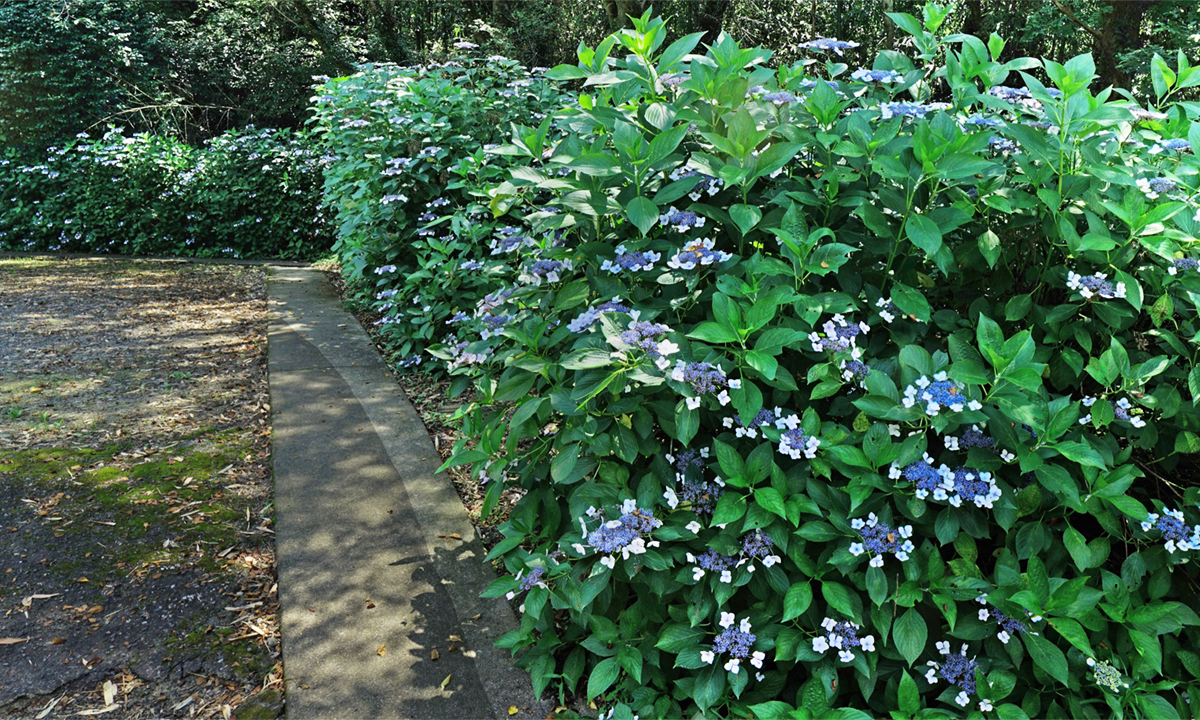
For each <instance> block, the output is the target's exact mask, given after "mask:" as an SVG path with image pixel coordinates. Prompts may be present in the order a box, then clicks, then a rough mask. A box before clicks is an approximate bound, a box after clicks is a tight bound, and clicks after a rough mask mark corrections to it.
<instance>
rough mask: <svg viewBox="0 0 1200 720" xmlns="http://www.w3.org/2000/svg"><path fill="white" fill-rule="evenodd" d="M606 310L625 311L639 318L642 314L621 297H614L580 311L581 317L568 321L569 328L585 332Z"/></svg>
mask: <svg viewBox="0 0 1200 720" xmlns="http://www.w3.org/2000/svg"><path fill="white" fill-rule="evenodd" d="M606 312H613V313H625V314H626V315H629V316H631V317H633V319H634V320H637V319H638V317H639V316H640V315H641V313H640V312H638V311H637V310H633V309H631V308H629V307H628V306H626V305H624V304H622V303H621V301H620V298H613V299H612V300H609V301H608V302H606V303H603V304H600V305H597V306H596V307H593V308H588V309H587V310H584V311H583V312H581V313H579V317H577V318H575V319H574V320H572V321H571V322H569V323H567V329H568V330H570V331H571V332H577V333H578V332H583V331H584V330H587V329H588V328H590V327H592V326H593V325H595V324H596V322H597V321H599V320H600V315H602V314H603V313H606Z"/></svg>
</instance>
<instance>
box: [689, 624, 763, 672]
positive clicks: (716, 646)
mask: <svg viewBox="0 0 1200 720" xmlns="http://www.w3.org/2000/svg"><path fill="white" fill-rule="evenodd" d="M734 620H735V617H734V614H733V613H727V612H722V613H721V622H720V623H719V624H720V626H721V627H722V628H724V629H723V630H722V631H721V634H720V635H718V636H717V638H716V640H715V641H714V642H713V646H712V650H702V651H700V659H701V660H702V661H703V662H704V663H706V664H708V665H712V664H713V663H714V662H715V661H716V659H717V656H718V655H725V654H728V655H729V660H728V661H727V662H726V663H725V666H724V667H725V670H726V671H727V672H731V673H734V674H737V673H738V672H740V671H741V662H742V660H743V659H745V658H750V664H751V665H753V666H754V667H756V668H761V667H762V664H763V660H766V658H767V655H766V653H763V652H754V653H753V654H751V652H752V651H751V648H752V647H753V646H754V641H755V640H756V639H757V638H756V637H755V636H754V634H753V633H752V632H750V630H751V627H750V618H742V621H741V622H740V623H739V624H738V625H737V626H736V627H734ZM756 677H757V678H758V679H759V680H762V679H763V675H762V673H757V674H756Z"/></svg>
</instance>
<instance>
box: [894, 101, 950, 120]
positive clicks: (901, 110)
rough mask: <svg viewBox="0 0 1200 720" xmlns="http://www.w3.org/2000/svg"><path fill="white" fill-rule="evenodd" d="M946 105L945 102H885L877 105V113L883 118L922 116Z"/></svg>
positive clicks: (942, 108)
mask: <svg viewBox="0 0 1200 720" xmlns="http://www.w3.org/2000/svg"><path fill="white" fill-rule="evenodd" d="M947 107H949V106H948V105H946V103H929V104H922V103H917V102H885V103H881V104H880V105H879V113H880V118H881V119H883V120H890V119H891V118H893V117H906V118H923V117H925V116H926V115H927V114H928V113H931V112H936V111H938V110H945V109H946V108H947Z"/></svg>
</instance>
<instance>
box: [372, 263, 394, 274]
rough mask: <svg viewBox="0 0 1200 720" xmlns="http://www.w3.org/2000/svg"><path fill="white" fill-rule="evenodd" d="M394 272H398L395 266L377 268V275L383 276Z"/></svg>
mask: <svg viewBox="0 0 1200 720" xmlns="http://www.w3.org/2000/svg"><path fill="white" fill-rule="evenodd" d="M394 272H396V266H395V265H383V266H381V267H377V268H375V274H376V275H383V274H384V273H394Z"/></svg>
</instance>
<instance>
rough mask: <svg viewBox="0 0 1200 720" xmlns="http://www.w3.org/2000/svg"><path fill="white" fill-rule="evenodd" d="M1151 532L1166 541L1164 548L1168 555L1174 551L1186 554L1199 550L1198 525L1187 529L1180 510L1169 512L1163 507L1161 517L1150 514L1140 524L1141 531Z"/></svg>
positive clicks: (1156, 514) (1199, 532)
mask: <svg viewBox="0 0 1200 720" xmlns="http://www.w3.org/2000/svg"><path fill="white" fill-rule="evenodd" d="M1151 530H1157V531H1159V532H1160V533H1162V536H1163V539H1164V540H1166V541H1167V542H1166V544H1165V545H1164V547H1166V549H1167V552H1169V553H1174V552H1175V551H1176V550H1181V551H1184V552H1187V551H1188V550H1195V549H1197V548H1200V525H1193V526H1192V527H1191V528H1189V527H1188V526H1187V525H1186V524H1184V518H1183V512H1182V511H1180V510H1169V509H1167V508H1166V507H1164V508H1163V509H1162V515H1159V514H1158V513H1150V515H1149V516H1148V517H1147V518H1146V520H1145V521H1144V522H1142V531H1143V532H1150V531H1151Z"/></svg>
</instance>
